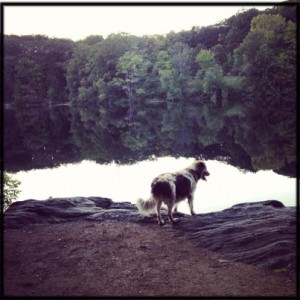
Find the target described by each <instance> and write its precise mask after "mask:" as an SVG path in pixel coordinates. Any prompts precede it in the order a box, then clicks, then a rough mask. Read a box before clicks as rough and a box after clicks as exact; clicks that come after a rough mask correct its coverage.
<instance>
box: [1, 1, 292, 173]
mask: <svg viewBox="0 0 300 300" xmlns="http://www.w3.org/2000/svg"><path fill="white" fill-rule="evenodd" d="M296 9H297V7H296V6H295V5H292V4H291V5H278V6H275V7H273V8H272V9H267V10H265V11H259V10H256V9H249V10H244V11H240V12H239V13H237V14H236V15H234V16H232V17H230V18H228V19H226V20H224V21H222V22H221V23H218V24H215V25H213V26H207V27H197V26H194V27H193V28H191V29H190V30H188V31H181V32H179V33H175V32H170V33H168V34H167V35H154V36H143V37H137V36H133V35H130V34H127V33H113V34H111V35H109V36H107V37H106V38H103V37H102V36H89V37H87V38H86V39H84V40H81V41H78V42H74V41H71V40H67V39H57V38H49V37H46V36H15V35H5V36H4V107H9V108H11V109H13V110H14V111H15V115H14V117H12V116H11V115H10V114H6V112H5V113H4V118H5V130H4V140H5V144H4V162H5V165H4V167H5V169H8V170H13V171H15V170H17V169H20V168H21V169H22V168H23V169H24V168H25V169H26V168H29V165H26V164H25V161H30V163H32V160H33V158H34V157H35V160H38V157H40V161H41V162H43V163H44V164H45V163H46V164H47V165H48V166H49V165H52V166H54V165H55V164H60V163H66V162H76V161H79V160H80V159H92V160H95V161H97V162H101V163H107V162H110V161H117V162H120V163H132V162H134V161H136V160H141V159H146V158H150V157H152V156H153V155H155V156H163V155H172V156H194V157H203V158H205V159H206V158H209V159H215V158H216V159H223V160H226V161H228V162H229V163H231V164H233V165H235V166H237V167H239V168H241V169H245V170H249V171H258V170H271V169H272V170H274V171H275V172H277V173H279V174H283V175H286V176H292V177H295V176H296V164H297V163H296V109H297V105H296V99H297V95H296V90H297V88H296V78H297V70H296V67H297V60H296V44H297V39H296V23H297V20H296V15H297V14H296ZM62 104H65V105H68V109H70V110H68V112H66V113H65V114H60V115H59V117H57V115H56V116H55V117H54V115H51V112H49V107H53V106H55V105H62ZM37 107H39V109H37ZM41 107H42V108H43V109H42V110H41ZM38 110H39V111H38ZM47 112H49V113H47ZM46 128H48V129H49V128H50V131H51V132H50V133H49V130H48V131H47V130H46ZM45 148H47V149H48V150H49V151H50V152H51V151H52V152H51V153H50V154H49V153H48V156H49V155H50V156H49V157H50V158H49V159H48V158H45V156H41V153H43V150H45ZM54 161H55V162H54ZM17 163H18V164H19V165H18V166H16V164H17ZM25 165H26V166H25ZM41 165H42V163H41V164H40V165H35V167H37V166H39V167H40V166H41Z"/></svg>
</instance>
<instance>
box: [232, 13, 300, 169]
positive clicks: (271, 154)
mask: <svg viewBox="0 0 300 300" xmlns="http://www.w3.org/2000/svg"><path fill="white" fill-rule="evenodd" d="M235 64H236V68H237V69H239V70H240V75H241V76H244V78H245V87H246V92H247V107H248V114H247V119H246V120H245V122H244V124H243V125H244V129H243V131H244V132H243V133H242V134H240V135H239V142H240V143H241V144H242V145H243V147H244V149H245V150H246V151H247V152H248V153H249V154H250V155H251V156H252V162H253V166H254V167H255V168H256V169H257V170H258V169H274V170H280V169H281V168H285V167H286V166H287V165H289V164H295V162H296V114H295V111H296V75H297V73H296V26H295V24H294V23H293V22H291V21H288V22H286V20H285V19H284V18H283V17H281V16H280V15H266V14H262V15H259V16H257V17H255V18H253V20H252V23H251V29H250V32H249V34H248V35H247V36H246V38H245V39H244V41H243V43H242V44H241V45H240V47H239V48H238V49H236V50H235Z"/></svg>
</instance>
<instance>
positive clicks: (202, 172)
mask: <svg viewBox="0 0 300 300" xmlns="http://www.w3.org/2000/svg"><path fill="white" fill-rule="evenodd" d="M193 169H194V171H195V172H196V174H197V176H198V178H199V179H202V180H205V181H206V176H209V175H210V174H209V172H208V171H207V168H206V165H205V163H204V162H203V161H201V160H197V161H195V162H194V163H193Z"/></svg>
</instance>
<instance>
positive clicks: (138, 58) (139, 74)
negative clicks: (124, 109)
mask: <svg viewBox="0 0 300 300" xmlns="http://www.w3.org/2000/svg"><path fill="white" fill-rule="evenodd" d="M149 66H150V63H149V61H147V60H145V58H144V57H143V55H141V54H139V53H136V52H135V51H128V52H125V54H124V55H123V56H122V57H120V58H119V61H118V64H117V76H118V77H117V78H115V80H114V81H113V82H112V84H115V85H117V86H119V87H121V88H122V90H124V91H125V92H126V95H127V99H128V105H129V120H130V122H131V123H133V121H134V100H135V99H136V98H139V97H141V96H142V95H143V94H145V90H144V88H143V83H144V81H145V80H146V76H147V72H148V68H149Z"/></svg>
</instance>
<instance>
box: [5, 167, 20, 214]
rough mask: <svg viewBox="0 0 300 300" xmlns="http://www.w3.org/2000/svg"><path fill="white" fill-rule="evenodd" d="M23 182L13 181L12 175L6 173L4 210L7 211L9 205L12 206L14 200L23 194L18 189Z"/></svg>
mask: <svg viewBox="0 0 300 300" xmlns="http://www.w3.org/2000/svg"><path fill="white" fill-rule="evenodd" d="M20 184H21V182H20V181H19V180H17V179H13V177H12V176H11V175H8V174H7V173H6V172H4V173H3V196H4V202H3V205H4V207H3V208H4V210H6V209H7V208H8V207H9V205H11V204H12V202H13V201H14V200H16V199H17V197H18V195H19V193H20V192H21V191H20V190H19V189H18V187H19V186H20Z"/></svg>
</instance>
